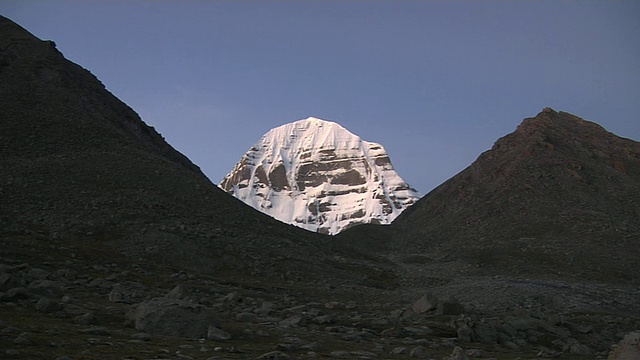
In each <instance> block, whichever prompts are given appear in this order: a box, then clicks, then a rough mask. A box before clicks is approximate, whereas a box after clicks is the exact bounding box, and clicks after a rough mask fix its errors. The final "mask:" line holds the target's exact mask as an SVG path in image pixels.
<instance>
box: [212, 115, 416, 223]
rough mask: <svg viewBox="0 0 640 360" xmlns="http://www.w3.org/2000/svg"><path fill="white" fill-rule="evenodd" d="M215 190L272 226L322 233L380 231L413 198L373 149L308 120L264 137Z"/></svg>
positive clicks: (330, 126) (322, 122)
mask: <svg viewBox="0 0 640 360" xmlns="http://www.w3.org/2000/svg"><path fill="white" fill-rule="evenodd" d="M220 187H221V188H222V189H224V190H225V191H227V192H229V193H230V194H233V195H234V196H235V197H237V198H238V199H240V200H242V201H244V202H245V203H247V204H249V205H251V206H252V207H253V208H255V209H258V210H260V211H262V212H264V213H265V214H269V215H271V216H273V217H274V218H276V219H278V220H281V221H283V222H285V223H288V224H293V225H296V226H299V227H302V228H305V229H307V230H311V231H315V232H320V233H327V234H337V233H338V232H340V231H342V230H344V229H347V228H349V227H351V226H353V225H356V224H362V223H374V224H388V223H390V222H391V221H393V219H395V218H396V217H397V216H398V215H399V214H400V213H401V212H402V211H403V210H404V209H406V208H407V207H408V206H410V205H411V204H413V203H414V202H415V201H417V200H418V199H419V195H418V193H417V191H416V190H414V189H412V188H411V187H410V186H409V185H408V184H407V183H405V182H404V181H403V180H402V179H401V178H400V176H398V174H397V173H396V172H395V170H394V169H393V166H392V165H391V160H390V159H389V155H388V154H387V153H386V151H385V150H384V148H383V147H382V146H381V145H380V144H376V143H372V142H367V141H363V140H362V139H360V138H359V137H358V136H356V135H354V134H352V133H351V132H349V131H348V130H347V129H345V128H343V127H342V126H340V125H339V124H336V123H334V122H330V121H325V120H321V119H317V118H313V117H310V118H308V119H304V120H299V121H296V122H293V123H290V124H286V125H282V126H280V127H277V128H275V129H272V130H270V131H269V132H267V133H266V134H265V135H264V136H263V137H262V139H260V141H258V142H257V143H256V144H255V145H253V147H251V149H250V150H249V151H248V152H247V153H246V154H245V155H244V156H243V157H242V159H241V160H240V162H238V164H236V166H235V167H234V168H233V170H232V171H231V172H230V173H229V174H228V175H227V176H226V177H225V178H224V179H223V180H222V182H221V183H220Z"/></svg>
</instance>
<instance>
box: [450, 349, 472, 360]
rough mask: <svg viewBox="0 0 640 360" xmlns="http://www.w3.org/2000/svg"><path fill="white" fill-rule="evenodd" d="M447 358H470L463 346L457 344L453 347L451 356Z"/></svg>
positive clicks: (462, 359)
mask: <svg viewBox="0 0 640 360" xmlns="http://www.w3.org/2000/svg"><path fill="white" fill-rule="evenodd" d="M447 360H469V357H468V356H467V353H466V352H465V351H464V349H463V348H461V347H460V346H456V347H454V348H453V351H452V352H451V356H449V357H448V358H447Z"/></svg>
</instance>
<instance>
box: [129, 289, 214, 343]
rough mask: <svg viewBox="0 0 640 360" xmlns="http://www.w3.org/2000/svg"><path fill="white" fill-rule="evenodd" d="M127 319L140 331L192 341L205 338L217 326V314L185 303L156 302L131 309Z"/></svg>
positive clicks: (179, 301) (202, 306)
mask: <svg viewBox="0 0 640 360" xmlns="http://www.w3.org/2000/svg"><path fill="white" fill-rule="evenodd" d="M126 319H127V320H128V321H129V322H130V323H132V324H133V325H134V326H135V328H136V329H137V330H143V331H145V332H148V333H152V334H159V335H167V336H178V337H185V338H192V339H200V338H206V337H207V333H208V331H209V326H212V325H214V326H215V324H216V312H215V310H213V309H211V308H209V307H206V306H204V305H200V304H195V303H192V302H189V301H186V300H180V299H170V298H166V297H162V298H154V299H151V300H148V301H144V302H142V303H139V304H137V305H132V306H131V308H130V309H129V311H128V312H127V314H126Z"/></svg>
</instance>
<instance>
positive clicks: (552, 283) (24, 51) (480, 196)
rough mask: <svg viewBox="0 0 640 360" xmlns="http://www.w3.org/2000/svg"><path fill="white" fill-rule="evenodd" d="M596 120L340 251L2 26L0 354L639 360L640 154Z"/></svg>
mask: <svg viewBox="0 0 640 360" xmlns="http://www.w3.org/2000/svg"><path fill="white" fill-rule="evenodd" d="M537 120H540V121H537ZM558 121H569V122H565V123H562V122H558ZM581 121H583V120H580V121H578V119H576V118H575V117H573V116H570V115H568V114H566V113H557V112H555V111H552V110H545V111H543V112H542V113H541V114H539V115H538V116H537V117H536V118H532V119H530V120H527V121H525V123H523V125H521V126H520V127H519V128H518V130H516V132H515V133H514V134H512V135H509V136H508V137H505V138H503V139H502V140H500V141H498V142H497V143H496V146H495V147H494V149H492V150H491V151H490V152H487V153H485V154H483V155H482V156H481V157H480V158H479V159H478V161H477V162H476V163H474V164H473V165H471V166H470V167H469V169H467V170H465V171H464V172H462V173H461V174H460V175H459V176H458V177H455V178H453V179H452V180H450V181H448V182H447V183H445V184H443V185H442V186H441V187H440V188H438V189H436V190H434V192H432V193H431V194H428V195H427V196H425V197H424V198H423V199H421V200H420V201H419V202H418V203H416V204H415V205H414V207H412V208H410V209H413V211H410V212H408V213H407V214H406V215H403V216H401V217H400V218H399V221H397V222H394V224H392V225H390V226H384V227H380V226H358V227H354V228H351V229H348V230H347V231H345V232H343V233H341V234H340V235H339V236H336V237H329V236H323V235H319V234H314V233H310V232H306V231H303V230H301V229H298V228H296V227H294V226H289V225H285V224H282V223H279V222H277V221H275V220H273V219H272V218H269V217H268V216H266V215H264V214H261V213H259V212H257V211H255V210H253V209H251V208H249V207H247V206H245V205H244V204H242V203H241V202H240V201H238V200H236V199H234V198H233V197H231V196H229V195H228V194H226V193H224V192H223V191H222V190H220V189H219V188H217V187H216V186H215V185H214V184H212V183H211V182H210V181H208V179H207V178H206V177H204V175H202V173H201V172H200V171H199V169H198V168H197V166H195V165H194V164H192V163H191V162H190V161H189V160H188V159H186V158H185V157H184V156H182V155H181V154H180V153H178V152H177V151H175V150H174V149H173V148H171V146H170V145H169V144H167V143H166V142H164V140H163V139H162V137H161V136H160V135H159V134H157V133H156V132H155V130H153V128H151V127H148V126H147V125H145V124H144V123H143V122H142V121H141V120H140V119H139V117H138V116H137V115H136V114H135V112H134V111H133V110H132V109H130V108H129V107H128V106H126V105H125V104H123V103H122V102H121V101H119V100H118V99H116V98H115V97H114V96H113V95H111V94H110V93H109V92H108V91H107V90H106V89H105V88H104V86H103V85H102V84H101V83H100V82H99V81H98V80H97V79H96V78H95V77H93V76H92V75H91V74H90V73H89V72H88V71H86V70H84V69H82V68H81V67H79V66H78V65H76V64H73V63H71V62H69V61H68V60H66V59H64V57H63V56H62V54H60V53H59V52H58V51H57V50H56V48H55V44H54V43H52V42H49V41H41V40H39V39H37V38H35V37H34V36H33V35H31V34H29V33H28V32H27V31H26V30H24V29H22V28H20V27H19V26H18V25H16V24H14V23H13V22H11V21H10V20H8V19H6V18H2V17H0V169H1V170H2V171H0V358H2V359H5V358H6V359H257V358H261V359H313V358H320V359H323V358H326V359H332V358H336V359H340V358H343V359H360V358H362V359H411V358H417V359H438V360H440V359H466V358H469V359H518V358H519V359H537V358H558V359H597V358H601V359H607V358H609V359H612V360H613V359H625V360H626V359H637V358H638V353H639V352H638V346H639V345H638V341H640V335H639V333H638V332H633V331H634V330H637V329H640V317H639V316H638V314H640V291H639V286H638V285H640V284H638V280H637V279H638V278H639V277H638V275H639V274H638V272H639V271H640V269H639V267H638V263H637V261H638V259H639V258H640V257H639V256H638V255H640V254H638V251H639V250H638V249H639V248H640V247H639V246H637V245H638V239H639V236H638V235H639V234H638V226H639V225H638V224H639V223H640V222H638V217H639V216H640V215H639V214H640V212H638V207H637V204H638V203H640V201H637V200H638V193H639V192H637V189H638V187H637V184H638V183H639V182H638V169H639V167H638V162H637V161H638V158H639V155H638V153H639V152H638V150H637V148H638V143H637V142H634V141H631V140H621V141H618V140H617V138H610V137H604V139H605V140H606V141H608V143H607V145H606V146H595V145H594V144H596V145H597V144H598V140H599V139H602V138H603V137H602V136H603V135H602V134H601V133H600V132H595V133H594V132H590V131H586V130H585V129H587V128H593V126H591V125H589V124H585V123H582V122H581ZM540 124H543V125H545V126H539V125H540ZM554 124H555V125H554ZM557 124H569V126H572V127H573V130H575V131H573V130H572V131H560V130H561V129H564V128H563V127H562V126H561V127H557V126H556V125H557ZM583 125H584V126H583ZM585 126H586V127H585ZM544 129H547V130H549V131H550V132H546V131H547V130H544ZM543 130H544V131H543ZM583 130H585V131H586V132H585V131H583ZM567 133H571V134H574V135H575V138H574V139H572V141H567V136H566V134H567ZM520 134H525V135H527V136H519V135H520ZM531 134H534V135H536V136H529V135H531ZM594 134H595V135H594ZM557 135H558V136H557ZM540 136H542V138H540ZM545 136H547V138H545ZM528 138H532V139H533V141H534V142H533V143H531V142H528V141H525V140H524V139H528ZM510 140H514V141H510ZM576 143H577V144H578V145H579V146H578V145H575V144H576ZM522 144H524V145H525V146H524V147H521V146H520V145H522ZM567 144H573V145H567ZM563 147H564V148H563ZM527 149H528V150H527ZM566 149H568V150H569V152H566V151H565V150H566ZM575 149H578V150H580V151H581V152H580V153H579V155H576V156H574V155H571V156H573V157H571V159H572V160H571V161H573V162H572V163H567V159H568V158H567V154H574V150H575ZM554 150H562V151H556V152H553V151H554ZM582 150H584V151H582ZM503 151H504V152H503ZM549 151H552V152H551V153H548V152H549ZM545 152H547V153H545ZM545 154H546V155H545ZM580 154H581V155H580ZM590 154H593V155H590ZM620 154H622V155H620ZM525 155H527V156H525ZM529 155H530V156H529ZM522 158H525V159H527V161H519V159H522ZM486 159H489V160H491V161H492V162H487V161H485V160H486ZM548 159H551V160H553V164H556V165H557V166H555V165H553V164H549V163H548V162H546V161H547V160H548ZM500 164H502V165H505V166H506V165H508V166H506V167H500V166H501V165H500ZM523 164H524V165H523ZM552 165H553V166H552ZM569 165H571V166H569ZM485 166H488V167H489V169H492V167H493V166H497V167H498V168H499V169H502V170H501V171H489V172H486V171H482V169H484V167H485ZM611 169H613V170H611ZM612 171H614V172H612ZM487 174H489V175H487ZM527 174H529V175H532V177H531V178H529V177H526V178H525V177H523V176H524V175H527ZM490 175H495V177H496V179H498V180H499V181H498V182H494V181H489V180H490V179H487V178H486V176H490ZM570 179H573V180H571V181H573V182H571V181H569V180H570ZM494 180H495V179H494ZM552 184H556V186H557V187H559V189H560V190H558V191H555V190H553V189H555V187H553V186H552ZM498 185H499V186H498ZM518 186H521V187H522V189H521V190H522V191H529V193H526V196H525V195H522V197H517V195H518V194H520V193H516V192H514V191H516V190H517V189H519V188H518ZM456 189H458V190H456ZM514 189H515V190H514ZM552 190H553V191H552ZM600 193H603V195H598V194H600ZM511 196H513V197H511ZM571 199H579V201H577V202H572V201H573V200H571ZM590 199H595V200H594V201H591V200H590ZM445 204H448V205H449V206H445ZM517 207H520V208H517ZM518 209H520V210H518ZM585 209H586V210H585ZM603 209H605V210H603ZM499 210H500V211H499ZM516 210H518V211H516ZM429 214H431V216H429ZM437 214H443V215H446V216H444V217H440V218H438V217H437V216H435V215H437ZM603 214H604V215H607V214H612V216H610V217H607V216H604V215H603ZM432 218H433V220H432ZM464 220H468V221H464ZM572 224H575V226H571V225H572ZM540 229H544V230H545V231H540ZM534 230H535V231H534ZM581 239H582V241H580V240H581ZM621 341H622V342H621ZM614 344H619V345H618V346H617V347H616V348H615V349H613V350H612V345H614Z"/></svg>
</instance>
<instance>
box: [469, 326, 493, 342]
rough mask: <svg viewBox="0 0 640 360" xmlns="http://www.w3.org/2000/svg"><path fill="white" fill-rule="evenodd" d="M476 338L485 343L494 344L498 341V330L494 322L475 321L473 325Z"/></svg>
mask: <svg viewBox="0 0 640 360" xmlns="http://www.w3.org/2000/svg"><path fill="white" fill-rule="evenodd" d="M473 330H474V333H475V334H476V336H477V338H478V340H479V341H480V342H483V343H485V344H495V343H497V342H498V331H497V330H496V327H495V325H494V324H490V323H477V324H476V325H475V326H474V327H473Z"/></svg>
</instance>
